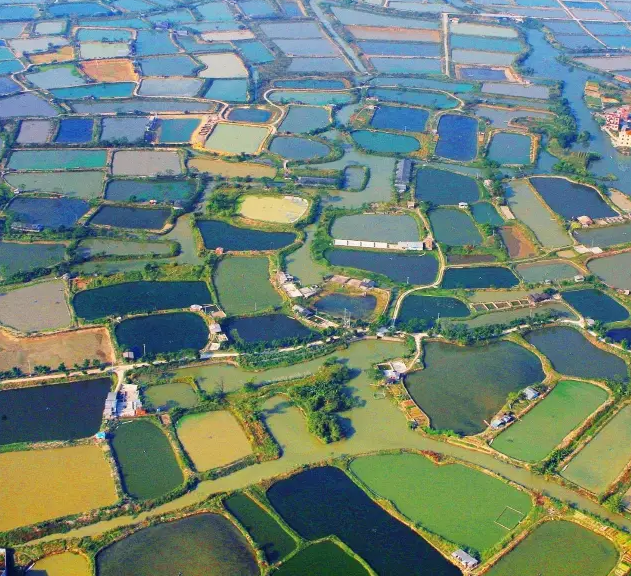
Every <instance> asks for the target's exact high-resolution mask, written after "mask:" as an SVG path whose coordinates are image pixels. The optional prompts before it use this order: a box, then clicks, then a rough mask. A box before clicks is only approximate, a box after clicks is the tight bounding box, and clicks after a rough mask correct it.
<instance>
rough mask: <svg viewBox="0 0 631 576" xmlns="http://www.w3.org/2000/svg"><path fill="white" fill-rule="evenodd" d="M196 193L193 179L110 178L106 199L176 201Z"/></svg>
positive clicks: (120, 200) (106, 189)
mask: <svg viewBox="0 0 631 576" xmlns="http://www.w3.org/2000/svg"><path fill="white" fill-rule="evenodd" d="M194 194H195V183H194V182H193V181H191V180H153V181H152V180H110V182H108V184H107V187H106V188H105V199H106V200H111V201H112V202H149V201H150V200H156V201H157V202H174V201H176V200H187V199H189V198H191V197H192V196H193V195H194Z"/></svg>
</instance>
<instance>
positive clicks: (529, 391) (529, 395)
mask: <svg viewBox="0 0 631 576" xmlns="http://www.w3.org/2000/svg"><path fill="white" fill-rule="evenodd" d="M524 396H525V397H526V400H535V399H537V398H539V392H537V391H536V390H535V389H534V388H532V387H531V386H528V388H525V389H524Z"/></svg>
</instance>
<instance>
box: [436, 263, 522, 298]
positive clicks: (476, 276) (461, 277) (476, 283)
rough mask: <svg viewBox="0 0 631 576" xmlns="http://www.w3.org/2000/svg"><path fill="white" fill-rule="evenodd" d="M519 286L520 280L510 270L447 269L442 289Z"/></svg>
mask: <svg viewBox="0 0 631 576" xmlns="http://www.w3.org/2000/svg"><path fill="white" fill-rule="evenodd" d="M518 284H519V279H518V278H517V276H515V274H514V273H513V271H512V270H510V269H509V268H504V267H503V266H476V267H472V268H447V270H445V274H444V275H443V282H442V287H443V288H447V289H450V290H453V289H455V288H466V289H473V288H512V287H513V286H517V285H518ZM499 299H500V298H498V300H499Z"/></svg>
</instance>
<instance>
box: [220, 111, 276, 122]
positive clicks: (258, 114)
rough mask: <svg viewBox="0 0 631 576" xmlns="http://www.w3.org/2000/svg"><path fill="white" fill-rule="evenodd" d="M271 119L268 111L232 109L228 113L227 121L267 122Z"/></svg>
mask: <svg viewBox="0 0 631 576" xmlns="http://www.w3.org/2000/svg"><path fill="white" fill-rule="evenodd" d="M271 117H272V113H271V112H270V111H269V110H265V109H262V108H234V109H232V110H231V111H230V112H229V113H228V120H232V121H233V122H254V123H257V124H258V123H262V122H267V121H268V120H269V119H270V118H271Z"/></svg>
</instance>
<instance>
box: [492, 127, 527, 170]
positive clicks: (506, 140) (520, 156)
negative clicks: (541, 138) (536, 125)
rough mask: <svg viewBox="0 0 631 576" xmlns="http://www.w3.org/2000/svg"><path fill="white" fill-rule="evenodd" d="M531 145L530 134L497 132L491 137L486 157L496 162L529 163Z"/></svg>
mask: <svg viewBox="0 0 631 576" xmlns="http://www.w3.org/2000/svg"><path fill="white" fill-rule="evenodd" d="M531 147H532V140H531V138H530V136H527V135H525V134H514V133H511V132H499V133H497V134H495V135H494V136H493V138H492V139H491V143H490V144H489V151H488V158H489V160H492V161H493V162H497V163H498V164H530V149H531Z"/></svg>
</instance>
